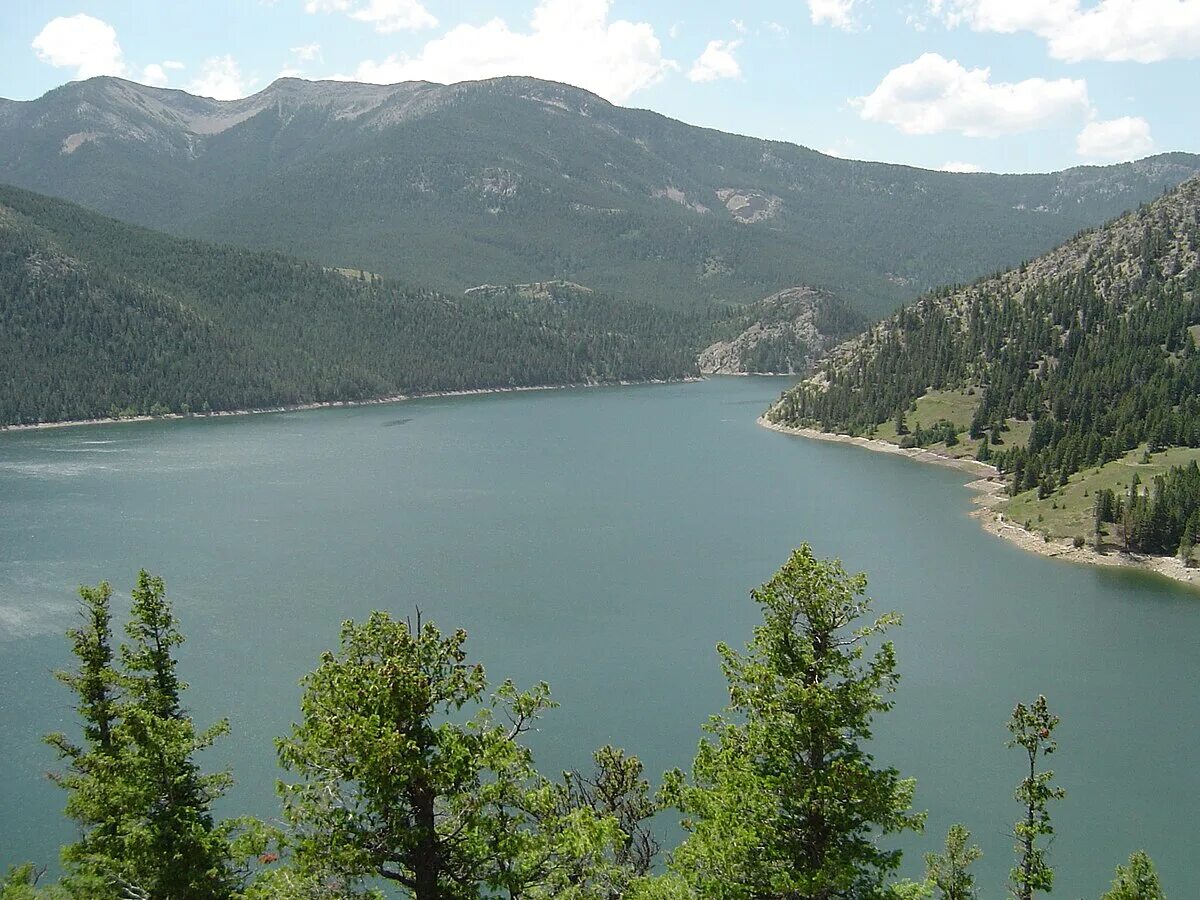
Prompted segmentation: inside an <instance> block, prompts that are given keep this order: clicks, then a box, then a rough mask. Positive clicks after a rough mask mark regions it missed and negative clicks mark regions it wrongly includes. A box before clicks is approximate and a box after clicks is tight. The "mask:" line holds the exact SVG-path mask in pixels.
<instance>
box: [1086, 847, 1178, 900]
mask: <svg viewBox="0 0 1200 900" xmlns="http://www.w3.org/2000/svg"><path fill="white" fill-rule="evenodd" d="M1100 900H1166V895H1165V894H1164V893H1163V889H1162V885H1160V884H1159V881H1158V871H1157V870H1156V869H1155V868H1154V862H1153V861H1152V860H1151V859H1150V857H1149V856H1148V855H1147V854H1146V851H1145V850H1138V851H1136V852H1134V853H1133V854H1132V855H1131V856H1130V857H1129V864H1128V865H1124V866H1117V877H1116V878H1114V879H1113V883H1112V887H1111V888H1109V889H1108V890H1107V891H1105V892H1104V896H1102V897H1101V898H1100Z"/></svg>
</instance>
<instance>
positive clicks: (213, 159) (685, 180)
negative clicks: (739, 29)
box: [0, 77, 1200, 315]
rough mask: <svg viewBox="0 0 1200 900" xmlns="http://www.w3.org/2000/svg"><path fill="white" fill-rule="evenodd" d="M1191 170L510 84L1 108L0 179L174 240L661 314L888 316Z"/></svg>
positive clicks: (288, 90) (290, 83)
mask: <svg viewBox="0 0 1200 900" xmlns="http://www.w3.org/2000/svg"><path fill="white" fill-rule="evenodd" d="M1197 171H1200V156H1193V155H1189V154H1183V153H1176V154H1162V155H1159V156H1157V157H1151V158H1148V159H1147V160H1143V161H1140V162H1137V163H1128V164H1122V165H1119V166H1115V167H1077V168H1073V169H1068V170H1064V171H1063V172H1060V173H1053V174H1048V175H995V174H987V173H978V174H969V175H961V174H951V173H941V172H931V171H927V170H921V169H916V168H912V167H906V166H898V165H892V164H886V163H871V162H858V161H851V160H841V159H837V158H835V157H829V156H825V155H823V154H820V153H818V152H817V151H815V150H812V149H809V148H806V147H802V146H799V145H795V144H788V143H785V142H779V141H766V140H762V139H758V138H753V137H747V136H738V135H730V134H727V133H724V132H720V131H717V130H715V129H704V128H699V127H696V126H691V125H688V124H686V123H682V122H677V121H675V120H673V119H670V118H668V117H666V116H662V115H660V114H658V113H655V112H652V111H648V110H637V109H629V108H625V107H620V106H614V105H613V104H610V103H608V102H607V101H605V100H603V99H602V98H600V97H597V96H596V95H594V94H590V93H588V92H586V91H583V90H581V89H578V88H574V87H571V86H570V85H563V84H558V83H555V82H545V81H540V80H538V79H533V78H525V77H509V78H497V79H488V80H485V81H479V82H462V83H458V84H452V85H437V84H433V83H430V82H403V83H400V84H397V85H382V86H381V85H363V84H357V83H351V82H334V81H323V82H309V81H304V80H301V79H280V80H277V81H276V82H273V83H272V84H271V85H270V86H268V87H267V88H265V89H264V90H263V91H260V92H258V93H257V94H254V95H252V96H251V97H248V98H245V99H243V100H237V101H217V100H212V99H209V98H199V97H194V96H192V95H190V94H187V93H186V92H182V91H178V90H175V89H166V88H146V87H143V86H140V85H137V84H136V83H134V82H129V81H124V80H120V79H113V78H96V79H90V80H88V81H85V82H75V83H71V84H68V85H65V86H63V87H61V88H57V89H55V90H54V91H51V92H49V93H48V94H46V95H45V96H43V97H41V98H38V99H36V100H28V101H19V102H14V103H11V104H9V105H3V104H0V180H4V181H8V182H11V183H13V184H16V185H19V186H22V187H25V188H27V189H29V190H34V191H40V192H43V193H51V194H54V195H56V196H60V197H64V198H65V199H69V200H72V201H73V202H79V203H82V204H84V205H86V206H89V207H92V208H93V209H97V210H99V211H101V212H103V213H105V214H107V215H112V216H116V217H117V218H121V219H125V220H127V221H131V222H136V223H138V224H143V225H147V226H150V227H154V228H157V229H160V230H165V231H169V232H171V233H174V234H178V235H183V236H190V237H199V238H204V239H209V240H214V239H215V240H222V241H230V242H234V243H238V244H241V245H243V246H246V247H249V248H253V249H265V250H278V251H282V252H286V253H290V254H292V255H297V256H302V257H305V258H308V259H313V260H317V261H320V262H323V263H327V264H330V265H338V266H345V267H349V268H356V269H364V270H368V271H377V272H380V273H382V274H384V275H387V276H389V277H393V278H400V279H402V280H405V281H408V282H410V283H414V284H427V285H430V286H432V287H435V288H438V289H440V290H444V291H447V292H449V293H454V294H458V293H461V292H462V291H463V290H465V289H466V288H467V287H470V286H473V285H478V284H483V283H500V284H506V283H532V282H537V281H551V280H565V281H575V282H578V283H581V284H588V285H590V286H592V287H594V288H596V289H597V290H601V291H603V292H605V293H608V294H612V295H617V296H624V297H629V298H636V299H642V300H647V301H650V302H655V303H659V304H660V305H676V306H689V305H690V306H695V305H698V304H699V305H702V304H706V303H711V302H751V301H756V300H758V299H759V298H761V297H764V296H767V295H769V294H772V293H775V292H777V291H779V290H783V289H785V288H788V287H792V286H794V285H797V284H810V285H813V286H814V287H817V288H821V289H825V290H831V291H834V292H835V293H839V294H842V295H844V296H846V297H847V298H848V299H849V300H850V301H851V302H853V303H854V304H855V305H856V306H858V308H860V309H861V310H863V311H865V312H868V313H871V314H874V315H878V314H881V313H884V312H887V311H889V310H890V309H892V308H894V307H895V306H896V305H898V304H899V303H900V302H902V301H905V300H908V299H911V298H914V297H916V296H918V295H919V294H920V293H921V292H922V291H923V290H927V289H929V288H932V287H934V286H936V285H938V284H941V283H946V282H953V281H966V280H970V279H972V278H974V277H977V276H978V275H980V274H983V273H984V272H987V271H995V270H996V269H998V268H1002V267H1003V266H1005V265H1007V264H1012V263H1015V262H1017V261H1019V260H1020V259H1023V258H1028V257H1030V256H1034V255H1037V253H1039V252H1041V251H1043V250H1046V249H1048V248H1049V247H1051V246H1053V245H1054V244H1056V243H1058V242H1060V241H1061V240H1062V239H1064V238H1066V237H1068V236H1069V235H1070V234H1073V233H1075V232H1076V231H1078V230H1080V228H1083V227H1087V226H1089V225H1095V224H1098V223H1099V222H1100V221H1104V220H1105V219H1107V218H1109V217H1111V215H1113V214H1115V213H1117V212H1120V211H1122V210H1124V209H1126V208H1129V207H1130V206H1134V205H1136V204H1137V203H1138V202H1142V201H1144V200H1146V199H1149V198H1150V197H1152V196H1155V195H1157V194H1158V193H1161V191H1162V190H1164V189H1168V188H1170V187H1171V186H1173V185H1174V184H1175V183H1177V182H1178V181H1181V180H1183V179H1184V178H1185V177H1187V176H1188V175H1190V174H1193V173H1195V172H1197Z"/></svg>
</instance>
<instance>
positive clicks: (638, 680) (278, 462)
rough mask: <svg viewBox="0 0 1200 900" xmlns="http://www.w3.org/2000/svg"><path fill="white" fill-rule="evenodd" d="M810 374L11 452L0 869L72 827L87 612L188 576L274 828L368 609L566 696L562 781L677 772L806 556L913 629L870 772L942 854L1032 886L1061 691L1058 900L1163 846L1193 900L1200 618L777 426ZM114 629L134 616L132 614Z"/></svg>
mask: <svg viewBox="0 0 1200 900" xmlns="http://www.w3.org/2000/svg"><path fill="white" fill-rule="evenodd" d="M787 384H788V382H787V381H786V380H782V379H770V378H714V379H710V380H707V381H704V382H700V383H695V384H675V385H650V386H636V387H614V388H597V389H587V390H564V391H544V392H529V393H513V394H503V395H491V396H472V397H457V398H439V399H428V400H421V401H413V402H408V403H402V404H396V405H384V406H368V407H358V408H336V409H323V410H310V411H302V412H292V413H281V414H269V415H259V416H245V417H227V418H215V419H197V420H189V421H171V422H150V423H139V424H124V425H108V426H94V427H86V428H70V429H60V430H52V431H41V432H18V433H9V434H3V435H0V759H2V760H3V761H4V767H3V771H4V774H3V778H2V780H0V867H2V866H6V865H8V864H11V863H15V862H18V861H22V860H27V859H30V860H34V861H37V862H38V863H41V864H46V863H53V862H54V861H55V858H56V852H57V851H56V848H57V846H58V845H59V844H60V843H61V842H62V841H64V840H67V839H69V838H70V836H71V827H70V826H69V824H68V823H66V822H64V820H63V819H62V818H61V815H60V813H61V809H62V802H63V797H62V795H61V792H60V791H59V790H58V789H57V788H54V787H53V786H52V785H50V784H48V783H47V782H46V780H45V778H44V777H43V774H42V773H44V772H45V771H46V770H47V769H51V768H53V767H54V765H55V760H54V756H53V753H52V752H51V751H50V749H49V748H47V747H45V746H43V745H42V744H41V743H40V735H42V734H43V733H45V732H48V731H53V730H56V729H60V728H69V727H70V726H71V722H72V719H71V711H70V709H69V697H68V695H67V693H66V691H65V690H64V689H63V688H62V687H60V686H59V685H58V684H57V683H56V682H55V681H54V679H53V678H52V677H51V674H50V673H51V670H52V669H53V668H54V667H56V666H61V665H64V664H66V663H67V662H68V661H69V660H68V653H67V642H66V640H65V639H64V638H63V637H62V632H63V631H64V629H65V628H67V627H68V626H69V625H71V624H72V617H73V614H74V613H73V610H74V597H75V594H74V592H75V589H76V587H77V586H78V585H79V584H81V583H95V582H97V581H100V580H101V579H108V580H109V581H111V582H112V583H113V585H114V587H115V588H116V589H117V590H118V591H119V592H123V593H126V594H127V592H128V590H129V587H130V586H131V584H132V582H133V579H134V576H135V574H136V572H137V570H138V568H139V567H145V568H147V569H149V570H150V571H152V572H154V573H157V574H161V575H162V576H164V577H165V578H166V581H167V588H168V593H169V594H170V595H171V596H172V598H173V599H174V602H175V605H176V611H177V613H178V614H179V617H180V619H181V623H182V627H183V630H184V632H185V634H186V635H187V638H188V641H187V643H186V644H185V645H184V647H183V648H182V651H181V666H182V669H183V674H184V677H185V678H186V679H187V680H188V681H189V682H190V683H191V685H192V686H191V689H190V691H189V692H188V695H187V697H188V704H189V706H190V708H191V709H192V711H193V712H194V714H195V716H196V718H197V721H198V723H199V724H201V725H206V724H208V723H209V722H211V721H213V720H214V719H215V718H218V717H221V716H228V718H229V719H230V722H231V724H232V728H233V734H232V737H230V738H227V739H225V740H224V741H223V742H222V743H221V744H220V745H219V746H218V747H217V748H215V749H214V750H212V751H209V752H208V753H206V754H205V755H204V757H203V761H204V763H205V764H206V766H208V767H210V768H212V767H218V766H224V765H229V766H231V767H232V769H233V773H234V776H235V777H236V779H237V781H238V786H237V787H236V788H235V790H234V792H233V793H232V794H231V796H230V797H229V798H228V799H227V800H226V801H225V802H224V803H223V805H222V807H221V809H222V812H226V813H233V812H243V811H249V812H254V813H257V814H260V815H271V814H272V813H273V812H274V811H275V810H276V809H277V804H276V801H275V798H274V793H273V786H274V781H275V778H276V776H277V772H276V768H275V763H274V752H273V747H272V740H273V738H274V737H276V736H277V735H280V734H283V733H285V732H286V731H287V730H288V727H289V725H290V723H291V722H292V721H293V720H294V719H295V717H296V715H297V710H298V699H299V689H298V686H297V681H298V680H299V678H300V677H301V676H302V675H303V674H304V673H305V672H307V671H309V670H310V669H312V668H313V667H314V666H315V665H316V663H317V657H318V655H319V653H320V652H321V651H322V650H323V649H325V648H327V647H330V646H332V645H334V644H335V643H336V640H337V632H338V625H339V623H340V622H341V621H342V620H343V619H346V618H362V617H365V616H366V615H367V613H368V612H369V611H370V610H371V609H374V608H383V609H387V610H390V611H391V612H392V613H393V614H395V615H397V616H405V615H408V614H411V613H412V612H413V611H414V609H415V608H416V607H418V606H419V607H420V609H421V612H422V614H423V615H424V616H426V617H428V618H432V619H434V620H436V621H437V622H438V623H439V624H440V625H441V626H442V627H443V628H447V629H448V628H453V627H457V626H463V627H465V628H466V629H467V630H468V631H469V634H470V638H469V640H468V649H469V651H470V652H471V654H472V655H473V656H474V657H475V658H477V659H479V660H481V661H482V662H483V663H484V664H485V665H486V667H487V670H488V674H489V676H490V677H491V679H492V680H493V681H494V682H499V681H500V680H502V679H503V678H505V677H512V678H514V679H515V680H516V681H517V682H518V684H520V685H529V684H531V683H532V682H534V681H537V680H539V679H545V680H547V681H549V682H550V684H551V687H552V689H553V692H554V695H555V697H556V699H557V700H558V701H559V702H561V704H562V706H561V708H560V709H558V710H556V711H554V712H552V713H550V714H548V715H547V717H546V718H545V720H544V721H543V722H542V726H541V731H540V732H539V733H538V734H537V735H536V739H535V745H536V750H537V753H538V759H539V762H540V764H541V767H542V769H543V771H547V772H553V771H556V770H558V769H561V768H564V767H568V766H576V765H578V766H585V765H587V764H588V763H589V762H590V760H589V754H590V752H591V750H592V749H593V748H595V747H597V746H599V745H601V744H603V743H605V742H613V743H616V744H619V745H621V746H623V747H625V748H627V749H628V750H629V751H630V752H633V753H636V754H638V755H640V756H641V757H642V758H643V759H644V760H645V761H646V763H647V766H648V769H649V771H650V772H651V773H657V772H660V771H662V770H663V769H665V768H668V767H671V766H676V765H679V766H686V765H687V764H688V763H689V762H690V759H691V756H692V753H693V751H694V749H695V745H696V742H697V740H698V739H699V737H700V725H701V723H702V722H703V721H704V720H705V718H706V717H707V716H708V715H709V714H710V713H713V712H716V711H718V710H719V709H720V707H721V705H722V703H723V701H724V682H723V680H722V678H721V675H720V671H719V668H718V664H717V657H716V654H715V652H714V645H715V644H716V643H717V642H718V641H720V640H726V641H729V642H731V643H734V644H741V643H743V642H744V641H745V640H746V638H747V637H748V636H749V632H750V628H751V627H752V626H753V624H754V623H755V621H756V618H757V610H756V608H755V607H754V605H753V604H752V603H751V602H750V600H749V599H748V594H749V591H750V590H751V589H752V588H753V587H755V586H757V585H758V584H760V583H761V582H763V581H765V580H766V579H768V578H769V577H770V576H771V575H772V573H773V572H774V571H775V570H776V569H777V568H778V567H779V565H780V564H782V563H783V561H784V560H785V559H786V557H787V555H788V552H789V550H790V549H791V548H792V547H794V546H797V545H798V544H800V543H801V542H803V541H808V542H810V543H811V544H812V545H813V547H814V549H815V550H816V552H817V553H818V554H820V555H823V556H838V557H841V558H842V559H843V560H844V562H845V564H846V566H847V568H849V569H851V570H864V571H866V572H867V573H868V575H869V577H870V591H869V593H870V594H871V595H872V596H873V597H874V598H876V602H877V606H878V609H880V610H881V611H882V610H891V609H894V610H897V611H899V612H901V613H902V614H903V615H904V620H905V624H904V627H903V628H901V629H899V630H898V631H897V632H895V637H896V644H897V651H898V655H899V660H900V667H901V670H902V673H903V680H902V682H901V685H900V689H899V691H898V693H897V695H896V709H895V710H894V711H893V712H891V713H889V714H887V715H885V716H884V717H882V718H881V719H880V720H879V723H878V728H877V738H876V746H875V751H876V755H877V757H878V759H879V760H880V761H883V762H887V763H890V764H893V765H896V766H897V767H898V768H899V769H900V770H901V771H902V772H903V773H905V774H907V775H913V776H915V777H916V778H917V779H918V788H917V795H916V802H917V806H918V807H919V808H922V809H928V810H929V811H930V816H929V823H928V828H927V832H926V835H925V836H922V837H917V838H913V839H906V840H905V842H904V844H903V846H904V847H905V848H906V850H907V851H908V858H907V864H906V871H908V872H909V873H910V874H916V873H917V872H918V871H919V869H920V860H919V854H920V852H921V851H924V850H929V849H935V848H938V847H940V845H941V841H942V838H943V836H944V835H945V830H946V828H947V826H948V825H949V824H950V823H952V822H956V821H961V822H963V823H964V824H966V825H967V826H968V827H969V828H970V829H971V831H972V832H973V834H974V837H975V840H976V841H977V842H978V843H980V844H981V845H982V846H983V849H984V853H985V856H984V858H983V859H982V860H981V861H980V863H979V864H978V866H977V874H978V877H979V881H980V884H981V886H982V888H983V892H982V896H984V897H1000V896H1002V895H1003V884H1004V880H1005V878H1006V875H1007V871H1008V868H1009V866H1010V865H1011V858H1012V856H1011V844H1012V840H1011V837H1010V836H1009V829H1010V823H1011V821H1012V820H1013V819H1014V818H1015V816H1016V815H1017V813H1018V808H1017V804H1016V803H1015V802H1014V801H1013V799H1012V791H1013V788H1014V787H1015V785H1016V783H1017V780H1018V779H1019V778H1020V776H1021V760H1020V759H1019V757H1018V754H1017V752H1016V751H1012V750H1007V749H1005V746H1004V742H1005V739H1006V738H1007V736H1008V734H1007V731H1006V730H1005V727H1004V723H1005V721H1006V719H1007V717H1008V714H1009V712H1010V711H1011V709H1012V706H1013V704H1014V703H1015V702H1016V701H1018V700H1029V699H1032V698H1033V697H1034V696H1036V694H1037V693H1039V692H1044V693H1046V694H1047V696H1048V697H1049V698H1050V701H1051V704H1052V707H1053V709H1054V710H1055V711H1056V712H1057V713H1058V714H1060V715H1061V716H1062V719H1063V723H1062V726H1061V727H1060V729H1059V738H1060V751H1059V753H1058V754H1057V755H1056V756H1055V757H1053V758H1052V762H1053V764H1054V767H1055V769H1056V770H1057V771H1058V773H1059V782H1060V783H1061V784H1062V785H1063V786H1064V787H1066V789H1067V790H1068V797H1067V799H1066V800H1065V801H1063V802H1062V803H1059V804H1057V806H1056V808H1055V809H1054V810H1053V815H1054V822H1055V825H1056V827H1057V830H1058V834H1057V837H1056V839H1055V842H1054V844H1053V847H1052V851H1051V860H1052V862H1053V863H1054V864H1055V865H1056V867H1057V870H1058V880H1057V882H1056V886H1055V894H1056V895H1061V896H1069V897H1078V896H1096V895H1098V894H1099V893H1100V892H1101V891H1102V890H1103V889H1104V888H1105V887H1106V886H1107V885H1108V882H1109V881H1110V880H1111V878H1112V871H1113V868H1114V866H1115V865H1116V864H1117V863H1119V862H1123V861H1124V860H1125V859H1126V857H1127V856H1128V855H1129V853H1130V852H1131V851H1132V850H1134V849H1138V848H1145V849H1146V850H1147V851H1149V852H1150V854H1151V855H1152V856H1153V857H1154V859H1155V860H1156V862H1157V863H1158V865H1159V868H1160V871H1161V873H1162V875H1163V881H1164V887H1165V888H1166V890H1167V892H1168V894H1170V895H1171V896H1175V897H1186V896H1198V895H1200V867H1198V866H1196V865H1195V862H1194V855H1195V851H1194V846H1193V845H1194V832H1195V820H1196V814H1197V812H1198V811H1200V810H1198V803H1197V799H1198V797H1200V767H1197V766H1196V765H1194V763H1193V760H1192V759H1191V756H1190V753H1191V748H1193V747H1194V746H1195V742H1196V741H1195V739H1196V735H1197V731H1198V729H1200V715H1198V713H1200V697H1198V693H1197V691H1196V690H1195V684H1196V682H1197V677H1196V676H1197V673H1198V672H1200V659H1198V658H1197V650H1198V648H1200V596H1198V595H1197V594H1195V593H1194V592H1192V591H1190V590H1188V589H1185V588H1182V587H1179V586H1176V585H1173V584H1171V583H1169V582H1166V581H1163V580H1160V579H1157V578H1155V577H1153V576H1147V575H1142V574H1140V573H1131V572H1122V571H1112V570H1101V569H1095V568H1086V567H1082V566H1076V565H1071V564H1068V563H1062V562H1057V561H1054V560H1049V559H1045V558H1042V557H1038V556H1035V555H1032V554H1026V553H1023V552H1021V551H1020V550H1017V549H1016V548H1014V547H1012V546H1010V545H1008V544H1006V543H1004V542H1002V541H1000V540H998V539H996V538H994V537H991V536H989V535H987V534H985V533H984V532H983V531H982V530H981V529H980V528H979V526H978V525H977V524H976V523H975V522H974V521H972V520H971V519H970V518H968V513H969V511H970V509H971V504H970V492H969V491H967V490H966V489H965V488H964V487H963V480H964V477H963V476H962V475H961V474H960V473H957V472H954V471H951V470H948V469H943V468H940V467H935V466H928V465H922V464H919V463H914V462H912V461H910V460H907V459H902V458H896V457H891V456H888V455H884V454H878V453H870V452H867V451H864V450H862V449H859V448H856V447H851V446H845V445H834V444H826V443H821V442H815V441H806V440H803V439H799V438H794V437H790V436H787V435H782V434H777V433H774V432H770V431H767V430H766V429H763V428H760V427H758V426H757V425H756V424H755V418H756V417H757V416H758V414H759V413H760V412H762V410H763V409H764V408H765V407H766V406H767V404H768V403H769V402H770V401H771V400H772V399H774V398H775V397H776V396H777V395H778V393H779V392H780V390H782V389H783V388H784V387H786V386H787ZM123 614H124V609H123V608H119V609H118V615H121V616H123Z"/></svg>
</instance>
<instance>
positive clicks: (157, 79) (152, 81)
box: [141, 63, 170, 87]
mask: <svg viewBox="0 0 1200 900" xmlns="http://www.w3.org/2000/svg"><path fill="white" fill-rule="evenodd" d="M169 80H170V79H169V78H167V70H166V69H165V68H163V67H162V66H161V65H159V64H158V63H151V64H150V65H148V66H146V68H144V69H142V77H141V82H142V84H148V85H150V86H151V87H166V86H167V82H168V81H169Z"/></svg>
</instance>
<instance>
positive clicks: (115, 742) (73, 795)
mask: <svg viewBox="0 0 1200 900" xmlns="http://www.w3.org/2000/svg"><path fill="white" fill-rule="evenodd" d="M79 598H80V606H79V617H80V620H81V621H80V625H79V626H78V627H77V628H73V629H71V630H70V631H68V632H67V636H68V638H70V641H71V652H72V653H73V655H74V656H75V658H76V660H77V661H78V668H77V669H75V670H73V671H65V670H64V671H59V672H56V673H55V676H56V677H57V678H58V680H59V681H61V682H62V683H63V684H64V685H66V686H67V688H68V689H70V691H71V692H72V693H73V694H74V695H75V697H76V701H77V702H76V707H75V709H76V712H77V713H78V714H79V717H80V719H81V725H82V731H83V743H82V744H76V743H74V742H72V741H71V740H69V739H68V737H67V736H66V735H65V734H62V733H56V734H51V735H47V737H46V742H47V743H48V744H50V746H52V747H54V748H55V749H56V750H57V751H58V754H59V757H60V758H62V759H63V760H66V761H67V762H68V768H67V770H66V771H65V772H54V773H51V774H50V778H51V780H53V781H54V783H55V784H57V785H58V786H59V787H62V788H63V789H65V790H66V791H67V808H66V813H67V816H68V817H69V818H71V819H72V820H74V821H75V823H76V824H77V825H78V826H79V830H80V837H79V840H77V841H75V842H74V843H72V844H68V845H67V846H65V847H63V851H62V857H63V863H64V865H65V867H66V870H67V873H68V883H69V884H70V885H71V887H72V889H73V890H74V891H75V892H76V893H79V894H88V893H93V894H96V895H97V896H101V895H103V894H104V893H105V892H106V891H108V890H110V889H111V888H110V881H111V878H112V876H113V875H114V873H115V871H116V870H117V869H119V860H120V854H121V844H120V833H121V830H122V828H121V825H122V822H123V820H125V819H126V818H127V815H128V814H127V812H126V810H125V808H124V804H125V802H126V799H127V798H126V796H125V792H124V791H123V790H122V785H121V780H120V774H119V769H120V766H119V761H120V755H121V752H122V751H123V749H124V742H123V741H121V742H120V744H119V741H120V735H119V725H120V718H119V709H120V706H119V704H120V699H121V698H120V691H119V687H118V675H117V673H116V671H115V670H114V669H113V648H112V625H111V621H112V616H111V600H112V588H111V587H110V586H109V585H108V583H107V582H101V583H100V584H99V585H97V586H96V587H94V588H89V587H80V589H79Z"/></svg>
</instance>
